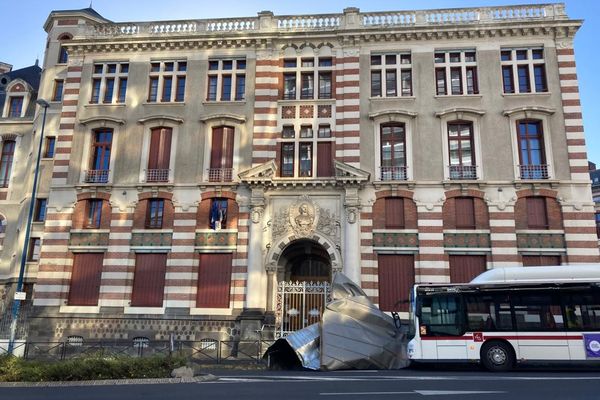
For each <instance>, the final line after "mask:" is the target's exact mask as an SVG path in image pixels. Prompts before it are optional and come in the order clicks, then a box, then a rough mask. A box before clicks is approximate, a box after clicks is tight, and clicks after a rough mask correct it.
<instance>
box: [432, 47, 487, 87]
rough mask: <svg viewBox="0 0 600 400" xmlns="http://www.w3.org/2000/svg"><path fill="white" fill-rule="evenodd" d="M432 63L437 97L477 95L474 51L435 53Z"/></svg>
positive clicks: (477, 85)
mask: <svg viewBox="0 0 600 400" xmlns="http://www.w3.org/2000/svg"><path fill="white" fill-rule="evenodd" d="M434 62H435V81H436V94H437V95H438V96H445V95H464V94H478V93H479V83H478V80H477V58H476V53H475V51H474V50H460V51H455V50H452V51H436V52H435V54H434Z"/></svg>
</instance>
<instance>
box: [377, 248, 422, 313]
mask: <svg viewBox="0 0 600 400" xmlns="http://www.w3.org/2000/svg"><path fill="white" fill-rule="evenodd" d="M377 262H378V268H377V270H378V275H379V309H381V310H382V311H408V299H409V298H410V290H411V288H412V286H413V285H414V284H415V259H414V256H413V255H411V254H379V255H378V256H377Z"/></svg>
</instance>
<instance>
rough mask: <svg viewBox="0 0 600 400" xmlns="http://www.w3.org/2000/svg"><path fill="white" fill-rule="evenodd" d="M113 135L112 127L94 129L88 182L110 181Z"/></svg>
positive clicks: (87, 176) (86, 179)
mask: <svg viewBox="0 0 600 400" xmlns="http://www.w3.org/2000/svg"><path fill="white" fill-rule="evenodd" d="M112 136H113V132H112V130H111V129H98V130H96V131H94V139H93V143H92V158H91V160H90V169H89V170H88V171H87V174H86V178H85V181H86V182H93V183H106V182H108V173H109V170H110V154H111V147H112Z"/></svg>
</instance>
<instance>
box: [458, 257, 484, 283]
mask: <svg viewBox="0 0 600 400" xmlns="http://www.w3.org/2000/svg"><path fill="white" fill-rule="evenodd" d="M485 270H486V256H484V255H451V256H450V282H452V283H466V282H471V280H473V278H475V277H476V276H477V275H479V274H481V273H483V272H485Z"/></svg>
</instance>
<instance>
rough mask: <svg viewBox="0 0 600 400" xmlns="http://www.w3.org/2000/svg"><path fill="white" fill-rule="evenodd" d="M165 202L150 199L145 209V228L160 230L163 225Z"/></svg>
mask: <svg viewBox="0 0 600 400" xmlns="http://www.w3.org/2000/svg"><path fill="white" fill-rule="evenodd" d="M164 209H165V201H164V200H163V199H150V200H148V206H147V208H146V228H148V229H160V228H162V224H163V214H164Z"/></svg>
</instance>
